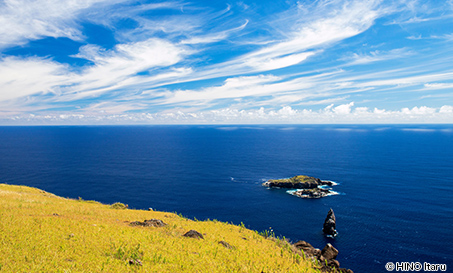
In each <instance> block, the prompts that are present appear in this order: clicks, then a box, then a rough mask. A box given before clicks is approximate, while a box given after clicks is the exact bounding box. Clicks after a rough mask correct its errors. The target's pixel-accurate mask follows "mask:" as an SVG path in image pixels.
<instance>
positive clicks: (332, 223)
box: [322, 209, 337, 236]
mask: <svg viewBox="0 0 453 273" xmlns="http://www.w3.org/2000/svg"><path fill="white" fill-rule="evenodd" d="M335 228H336V219H335V214H334V213H333V210H332V209H330V210H329V212H328V213H327V217H326V220H324V225H323V227H322V232H324V234H326V235H329V236H336V235H337V230H336V229H335Z"/></svg>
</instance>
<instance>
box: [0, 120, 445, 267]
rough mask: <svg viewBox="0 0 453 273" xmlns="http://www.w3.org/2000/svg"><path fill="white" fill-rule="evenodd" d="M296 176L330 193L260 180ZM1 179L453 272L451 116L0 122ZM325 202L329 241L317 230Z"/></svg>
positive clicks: (356, 262) (363, 258)
mask: <svg viewBox="0 0 453 273" xmlns="http://www.w3.org/2000/svg"><path fill="white" fill-rule="evenodd" d="M299 174H306V175H311V176H314V177H318V178H321V179H325V180H332V181H335V182H337V183H339V185H337V186H335V187H334V188H333V189H334V190H335V191H337V192H339V193H340V194H339V195H334V196H329V197H325V198H321V199H302V198H298V197H295V196H292V195H290V194H287V193H286V192H285V190H281V189H267V188H265V187H262V186H261V183H263V182H264V181H266V180H268V179H276V178H285V177H291V176H294V175H299ZM0 183H8V184H17V185H28V186H33V187H38V188H40V189H43V190H46V191H49V192H52V193H54V194H57V195H60V196H63V197H70V198H78V197H81V198H83V199H85V200H96V201H100V202H103V203H109V204H111V203H114V202H117V201H118V202H123V203H126V204H128V205H129V206H130V207H132V208H136V209H148V208H153V209H155V210H161V211H169V212H178V213H181V214H183V215H184V216H186V217H189V218H197V219H199V220H203V219H217V220H221V221H227V222H232V223H234V224H240V223H241V222H243V223H244V224H245V226H247V227H249V228H251V229H254V230H258V231H264V230H269V229H271V230H273V232H275V233H276V235H279V236H285V237H286V238H289V239H290V240H291V241H293V242H296V241H298V240H305V241H308V242H309V243H311V244H312V245H313V246H315V247H318V248H322V247H324V245H325V244H326V243H331V244H332V245H333V246H334V247H335V248H337V249H338V250H339V251H340V253H339V256H338V258H337V259H338V261H339V262H340V264H341V267H346V268H350V269H352V270H354V272H356V273H357V272H387V271H386V270H385V265H386V263H387V262H421V263H424V262H428V263H431V264H446V265H447V272H448V271H451V270H452V271H453V252H452V249H453V248H452V242H453V125H297V126H272V125H266V126H258V125H255V126H61V127H57V126H55V127H52V126H49V127H45V126H42V127H41V126H37V127H0ZM330 208H332V209H333V210H334V212H335V215H336V218H337V230H338V233H339V234H338V236H337V237H336V238H334V239H331V238H326V237H325V236H324V235H323V234H322V231H321V230H322V224H323V222H324V219H325V217H326V214H327V212H328V211H329V209H330Z"/></svg>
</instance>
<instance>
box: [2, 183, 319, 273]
mask: <svg viewBox="0 0 453 273" xmlns="http://www.w3.org/2000/svg"><path fill="white" fill-rule="evenodd" d="M153 218H154V219H161V220H162V221H164V222H165V223H167V224H168V225H167V226H165V227H132V226H130V225H129V224H128V222H132V221H143V220H145V219H153ZM191 229H195V230H197V231H199V232H201V233H203V234H204V238H205V239H204V240H201V239H200V240H198V239H192V238H186V237H183V236H182V235H183V234H184V233H185V232H187V231H188V230H191ZM221 240H223V241H226V242H228V243H229V244H230V245H232V246H234V247H235V248H234V249H228V248H225V247H224V246H222V245H221V244H219V243H218V242H219V241H221ZM0 253H1V255H0V271H1V272H102V271H103V272H261V271H264V272H318V271H316V270H314V269H313V268H312V267H313V264H312V263H311V262H310V261H308V260H304V259H303V258H301V257H300V256H299V255H297V254H294V253H293V252H292V251H291V247H290V245H289V244H288V243H287V242H286V241H283V240H275V239H274V240H270V239H265V238H264V237H263V236H261V235H259V234H258V233H257V232H255V231H252V230H248V229H246V228H244V227H241V226H235V225H231V224H227V223H223V222H218V221H192V220H189V219H186V218H183V217H180V216H178V215H176V214H173V213H167V212H158V211H141V210H118V209H112V208H110V206H108V205H103V204H100V203H97V202H92V201H79V200H72V199H65V198H61V197H58V196H55V195H53V194H50V193H47V192H44V191H42V190H39V189H35V188H30V187H25V186H11V185H5V184H0ZM128 259H140V260H141V261H142V263H143V266H137V265H129V263H128Z"/></svg>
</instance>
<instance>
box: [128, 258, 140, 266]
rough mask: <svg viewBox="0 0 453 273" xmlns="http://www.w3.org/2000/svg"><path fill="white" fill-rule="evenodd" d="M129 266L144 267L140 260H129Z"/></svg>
mask: <svg viewBox="0 0 453 273" xmlns="http://www.w3.org/2000/svg"><path fill="white" fill-rule="evenodd" d="M129 264H130V265H138V266H142V265H143V263H142V261H140V260H138V259H137V260H134V259H129Z"/></svg>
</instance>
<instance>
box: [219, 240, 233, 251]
mask: <svg viewBox="0 0 453 273" xmlns="http://www.w3.org/2000/svg"><path fill="white" fill-rule="evenodd" d="M219 244H221V245H223V246H224V247H225V248H228V249H235V247H234V246H232V245H230V244H229V243H227V242H225V241H219Z"/></svg>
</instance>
